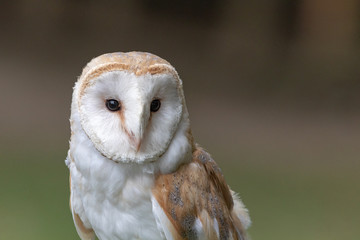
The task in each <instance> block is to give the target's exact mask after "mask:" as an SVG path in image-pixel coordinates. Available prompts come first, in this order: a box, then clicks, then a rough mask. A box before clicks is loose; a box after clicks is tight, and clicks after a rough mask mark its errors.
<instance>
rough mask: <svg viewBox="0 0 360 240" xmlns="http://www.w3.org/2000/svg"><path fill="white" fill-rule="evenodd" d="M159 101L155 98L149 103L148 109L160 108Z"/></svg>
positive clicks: (156, 109)
mask: <svg viewBox="0 0 360 240" xmlns="http://www.w3.org/2000/svg"><path fill="white" fill-rule="evenodd" d="M160 106H161V102H160V100H159V99H155V100H153V101H152V102H151V104H150V111H152V112H157V111H158V110H159V109H160Z"/></svg>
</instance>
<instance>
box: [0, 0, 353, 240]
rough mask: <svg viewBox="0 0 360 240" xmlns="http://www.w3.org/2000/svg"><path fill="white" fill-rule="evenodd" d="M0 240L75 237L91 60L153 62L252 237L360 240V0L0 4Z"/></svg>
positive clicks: (21, 0)
mask: <svg viewBox="0 0 360 240" xmlns="http://www.w3.org/2000/svg"><path fill="white" fill-rule="evenodd" d="M0 36H1V37H0V73H1V78H0V113H1V115H0V136H1V137H0V239H79V238H78V237H77V234H76V231H75V228H74V226H73V223H72V218H71V214H70V211H69V208H68V198H69V190H68V188H69V186H68V169H67V168H66V166H65V164H64V159H65V157H66V154H67V149H68V140H69V137H70V129H69V122H68V119H69V116H70V102H71V94H72V87H73V85H74V82H75V81H76V79H77V77H78V76H79V75H80V73H81V70H82V68H83V67H84V65H85V64H86V63H87V62H88V61H89V60H90V59H91V58H93V57H95V56H97V55H100V54H102V53H107V52H116V51H125V52H126V51H132V50H137V51H147V52H152V53H154V54H157V55H159V56H161V57H163V58H165V59H167V60H168V61H169V62H170V63H172V64H173V65H174V66H175V67H176V69H177V70H178V72H179V74H180V77H181V78H182V79H183V82H184V88H185V89H184V90H185V95H186V99H187V105H188V108H189V111H190V118H191V120H192V130H193V134H194V137H195V139H196V140H197V142H199V143H200V144H201V145H202V146H203V147H204V148H206V149H207V150H208V151H209V152H210V153H212V155H213V157H214V159H215V160H216V161H217V162H218V164H219V165H220V167H221V168H222V170H223V172H224V174H225V177H226V179H227V181H228V183H229V184H230V185H231V187H232V188H233V189H234V190H235V191H237V192H239V193H240V195H241V197H242V199H243V201H244V202H245V204H246V206H247V207H248V208H249V210H250V215H251V217H252V220H253V225H252V227H251V228H250V230H249V232H250V235H251V236H252V239H253V240H260V239H267V240H271V239H274V240H280V239H284V240H288V239H292V240H303V239H307V240H322V239H326V240H329V239H359V236H360V228H359V224H360V204H359V203H360V174H359V170H360V161H359V157H360V152H359V142H360V125H359V123H360V109H359V103H360V94H359V91H360V79H359V76H360V55H359V53H360V2H359V1H358V0H344V1H335V0H291V1H290V0H273V1H261V0H254V1H236V0H233V1H232V0H173V1H166V0H134V1H116V0H106V1H95V0H76V1H75V0H71V1H70V0H63V1H60V0H57V1H40V0H17V1H3V2H2V3H1V4H0Z"/></svg>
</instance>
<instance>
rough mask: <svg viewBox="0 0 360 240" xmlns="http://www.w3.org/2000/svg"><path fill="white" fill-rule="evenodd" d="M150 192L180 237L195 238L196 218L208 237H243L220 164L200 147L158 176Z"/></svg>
mask: <svg viewBox="0 0 360 240" xmlns="http://www.w3.org/2000/svg"><path fill="white" fill-rule="evenodd" d="M153 195H154V197H155V198H156V200H157V201H158V203H159V205H160V206H161V207H162V209H163V210H164V212H165V214H166V215H167V217H168V219H169V220H170V222H171V223H172V224H173V226H174V229H175V230H176V231H177V234H176V235H178V236H180V237H181V238H182V239H197V237H198V236H197V234H198V233H197V231H196V230H195V229H194V223H195V221H196V219H199V220H200V221H201V224H202V228H203V231H204V234H205V236H206V238H207V239H218V237H217V234H219V239H229V238H230V235H232V236H233V238H234V239H245V230H244V227H243V225H242V224H241V221H240V219H239V218H238V217H237V216H236V215H235V214H233V206H234V202H233V198H232V195H231V192H230V189H229V187H228V185H227V184H226V183H225V180H224V177H223V175H222V173H221V171H220V168H219V167H218V166H217V165H216V163H215V161H214V160H212V158H211V157H210V156H209V154H208V153H206V152H205V151H204V150H202V149H201V148H197V149H196V150H195V151H194V153H193V160H192V162H190V163H188V164H184V165H182V166H181V167H180V168H179V169H178V170H177V171H176V172H174V173H171V174H166V175H159V176H157V178H156V182H155V186H154V189H153ZM215 219H216V221H217V225H218V229H215V226H214V225H215V224H214V223H215V221H214V220H215ZM217 230H218V231H217ZM217 232H218V233H217ZM176 239H178V238H176Z"/></svg>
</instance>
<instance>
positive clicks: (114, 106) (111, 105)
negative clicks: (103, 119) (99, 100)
mask: <svg viewBox="0 0 360 240" xmlns="http://www.w3.org/2000/svg"><path fill="white" fill-rule="evenodd" d="M105 105H106V107H107V109H109V110H110V111H112V112H115V111H118V110H120V108H121V107H120V104H119V102H118V101H117V100H115V99H107V100H106V103H105Z"/></svg>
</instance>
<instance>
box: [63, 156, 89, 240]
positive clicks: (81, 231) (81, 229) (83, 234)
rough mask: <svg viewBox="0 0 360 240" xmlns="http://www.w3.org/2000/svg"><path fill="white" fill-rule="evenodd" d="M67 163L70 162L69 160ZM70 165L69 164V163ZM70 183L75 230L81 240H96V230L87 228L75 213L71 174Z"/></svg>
mask: <svg viewBox="0 0 360 240" xmlns="http://www.w3.org/2000/svg"><path fill="white" fill-rule="evenodd" d="M66 161H69V160H68V159H67V160H66ZM67 164H68V163H67ZM69 182H70V184H69V185H70V202H69V203H70V209H71V213H72V216H73V220H74V224H75V228H76V231H77V233H78V235H79V237H80V238H81V240H95V233H94V230H92V229H91V228H87V227H85V225H84V223H83V221H82V220H81V218H80V216H79V215H78V213H76V212H75V210H74V208H73V206H72V204H71V199H72V191H71V188H72V185H71V174H70V176H69Z"/></svg>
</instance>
